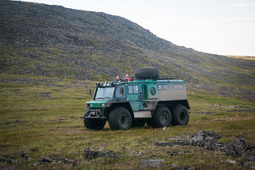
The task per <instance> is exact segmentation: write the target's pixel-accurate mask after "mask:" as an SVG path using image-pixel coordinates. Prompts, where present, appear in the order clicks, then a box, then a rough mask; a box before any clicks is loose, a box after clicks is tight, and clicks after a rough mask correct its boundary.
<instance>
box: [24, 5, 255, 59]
mask: <svg viewBox="0 0 255 170" xmlns="http://www.w3.org/2000/svg"><path fill="white" fill-rule="evenodd" d="M25 1H30V2H39V3H45V4H51V5H52V4H54V5H62V6H64V7H67V8H73V9H81V10H87V11H97V12H105V13H108V14H112V15H117V16H121V17H124V18H126V19H129V20H131V21H133V22H135V23H137V24H139V25H140V26H142V27H144V28H145V29H149V30H150V31H151V32H152V33H154V34H155V35H157V36H158V37H161V38H163V39H166V40H169V41H171V42H172V43H174V44H177V45H181V46H185V47H188V48H193V49H195V50H198V51H203V52H208V53H213V54H221V55H248V56H255V0H25Z"/></svg>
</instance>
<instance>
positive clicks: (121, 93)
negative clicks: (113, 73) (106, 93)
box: [115, 85, 126, 98]
mask: <svg viewBox="0 0 255 170" xmlns="http://www.w3.org/2000/svg"><path fill="white" fill-rule="evenodd" d="M115 96H116V97H117V98H125V97H126V91H125V85H120V86H118V87H117V89H116V92H115Z"/></svg>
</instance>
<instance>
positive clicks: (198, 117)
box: [0, 74, 255, 169]
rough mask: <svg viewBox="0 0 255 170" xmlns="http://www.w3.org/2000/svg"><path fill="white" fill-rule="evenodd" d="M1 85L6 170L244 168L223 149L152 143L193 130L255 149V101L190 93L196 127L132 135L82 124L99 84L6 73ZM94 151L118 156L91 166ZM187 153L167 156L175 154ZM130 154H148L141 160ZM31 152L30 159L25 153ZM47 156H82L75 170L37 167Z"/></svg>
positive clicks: (0, 141) (0, 132) (0, 134)
mask: <svg viewBox="0 0 255 170" xmlns="http://www.w3.org/2000/svg"><path fill="white" fill-rule="evenodd" d="M1 80H2V81H1V84H0V96H1V103H0V107H1V110H0V146H1V147H0V158H6V157H8V156H10V155H11V156H12V160H13V163H12V164H10V163H7V162H0V168H6V167H16V168H19V169H31V168H32V169H33V168H35V169H37V168H40V169H48V168H51V167H52V168H53V167H54V168H56V169H62V168H65V169H71V168H75V169H134V168H139V166H140V165H141V162H142V161H143V160H145V159H149V158H151V159H163V160H165V162H164V163H163V167H162V169H169V168H170V167H171V164H175V165H179V166H180V167H196V168H202V169H205V168H208V169H214V168H223V169H232V168H238V169H239V168H245V166H244V165H240V164H238V165H233V164H230V163H227V162H226V160H228V159H231V160H236V161H238V162H242V160H240V158H238V159H237V158H233V157H230V156H226V155H224V154H223V153H221V152H217V151H208V150H205V149H203V148H200V147H191V146H185V147H183V146H172V147H168V148H165V147H158V146H154V144H153V142H154V141H156V140H159V141H165V140H166V139H167V138H169V137H174V136H176V135H180V136H181V135H183V134H184V133H186V132H188V133H194V132H196V131H199V130H206V131H210V130H213V131H215V132H216V133H220V134H222V135H223V136H224V138H222V139H220V142H223V143H226V142H229V141H233V140H235V139H236V138H237V136H240V135H241V136H243V138H244V139H245V141H246V142H247V143H248V144H249V145H254V144H255V134H254V129H255V115H254V109H255V106H254V103H252V102H247V101H242V100H237V99H232V98H225V97H221V96H217V95H212V94H211V95H204V94H202V93H198V92H194V91H188V99H189V102H190V106H191V114H190V122H189V124H188V125H186V126H173V127H169V128H168V129H166V130H163V129H162V128H156V129H155V128H152V127H149V126H144V127H142V128H131V129H130V130H127V131H111V130H110V128H109V126H108V124H107V125H106V127H105V128H104V129H103V130H100V131H94V130H88V129H86V128H85V127H84V125H83V121H82V119H80V117H81V116H82V115H83V113H84V111H85V110H86V107H85V102H86V101H88V100H90V99H91V96H90V95H89V89H93V88H94V85H95V83H96V82H92V81H78V80H75V79H60V78H48V77H43V76H41V77H38V76H29V77H28V76H16V75H7V74H1ZM90 146H93V147H94V149H97V148H100V149H102V150H103V151H106V150H111V151H113V152H114V153H115V154H117V157H115V158H110V157H99V158H97V159H93V160H91V161H88V160H86V159H85V158H84V156H83V154H84V152H83V150H84V148H86V147H90ZM173 150H174V151H183V150H185V151H187V152H185V153H183V154H179V155H177V156H169V151H173ZM131 151H136V152H142V153H143V154H142V156H140V157H136V156H135V155H133V154H132V153H131ZM23 152H25V153H26V154H27V156H28V158H29V159H28V160H25V159H24V158H22V157H21V156H20V155H21V153H23ZM43 157H49V158H62V159H64V158H69V159H81V161H80V163H79V164H78V165H77V166H75V167H73V165H72V164H70V163H58V162H56V163H45V164H40V165H36V166H32V165H33V164H34V163H36V162H37V161H38V160H40V159H42V158H43Z"/></svg>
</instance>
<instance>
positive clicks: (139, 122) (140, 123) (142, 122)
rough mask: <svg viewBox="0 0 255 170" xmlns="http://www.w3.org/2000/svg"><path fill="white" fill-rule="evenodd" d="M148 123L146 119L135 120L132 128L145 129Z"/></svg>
mask: <svg viewBox="0 0 255 170" xmlns="http://www.w3.org/2000/svg"><path fill="white" fill-rule="evenodd" d="M145 123H146V120H144V119H138V120H134V121H133V122H132V127H143V126H144V125H145Z"/></svg>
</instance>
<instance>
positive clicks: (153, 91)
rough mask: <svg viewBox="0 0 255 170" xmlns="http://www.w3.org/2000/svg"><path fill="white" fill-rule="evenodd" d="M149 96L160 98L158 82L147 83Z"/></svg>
mask: <svg viewBox="0 0 255 170" xmlns="http://www.w3.org/2000/svg"><path fill="white" fill-rule="evenodd" d="M147 96H148V99H157V98H158V88H157V84H156V83H150V84H147Z"/></svg>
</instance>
